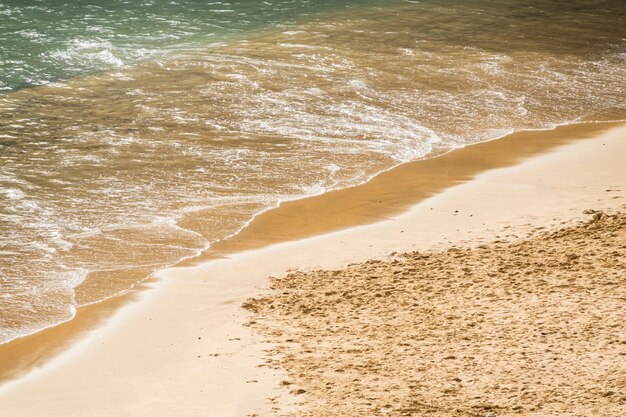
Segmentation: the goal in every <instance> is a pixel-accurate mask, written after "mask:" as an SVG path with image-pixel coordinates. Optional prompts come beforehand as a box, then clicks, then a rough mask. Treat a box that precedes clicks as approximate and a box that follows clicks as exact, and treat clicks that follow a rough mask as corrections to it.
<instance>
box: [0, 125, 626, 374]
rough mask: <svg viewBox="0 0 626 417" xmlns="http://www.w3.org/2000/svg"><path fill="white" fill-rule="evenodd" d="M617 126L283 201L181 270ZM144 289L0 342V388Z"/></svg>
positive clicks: (562, 132)
mask: <svg viewBox="0 0 626 417" xmlns="http://www.w3.org/2000/svg"><path fill="white" fill-rule="evenodd" d="M617 126H619V123H587V124H576V125H570V126H561V127H558V128H556V129H554V130H537V131H522V132H516V133H513V134H511V135H508V136H506V137H504V138H502V139H500V140H496V141H492V142H488V143H481V144H477V145H474V146H469V147H466V148H462V149H458V150H455V151H454V152H450V153H447V154H445V155H441V156H439V157H437V158H432V159H426V160H419V161H415V162H411V163H407V164H403V165H400V166H398V167H396V168H394V169H392V170H390V171H387V172H384V173H382V174H380V175H378V176H376V177H375V178H373V179H372V180H371V181H369V182H367V183H365V184H362V185H360V186H357V187H352V188H347V189H342V190H337V191H332V192H329V193H326V194H323V195H320V196H315V197H311V198H305V199H302V200H296V201H290V202H287V203H284V204H282V205H281V206H280V207H278V208H277V209H274V210H270V211H267V212H265V213H263V214H261V215H260V216H258V217H256V218H255V219H254V221H253V222H252V223H251V224H250V226H249V227H247V228H246V229H244V230H243V231H242V232H241V233H240V234H238V235H236V236H234V237H233V238H231V239H228V240H226V241H223V242H218V243H217V244H216V245H214V246H213V247H212V248H211V250H210V251H207V253H205V254H204V255H203V256H201V257H198V258H194V259H190V260H189V261H187V262H185V263H183V264H181V266H183V265H198V264H200V263H202V262H206V261H208V260H212V259H219V258H223V257H224V256H232V255H233V254H234V253H237V252H242V251H246V250H250V249H254V248H261V247H264V246H267V245H270V244H275V243H279V242H285V241H290V240H298V239H303V238H306V237H310V236H315V235H320V234H323V233H328V232H332V231H337V230H341V229H345V228H348V227H354V226H357V225H364V224H371V223H376V222H380V221H381V220H385V219H392V218H393V217H394V216H396V215H398V214H400V213H402V212H403V211H405V210H407V209H408V208H410V207H411V206H413V205H415V204H417V203H419V202H420V201H423V200H425V199H426V198H429V197H431V196H434V195H436V194H438V193H441V192H442V191H444V190H446V189H447V188H449V187H452V186H454V185H457V184H461V183H464V182H467V181H470V180H472V179H473V178H474V177H475V176H476V175H478V174H480V173H481V172H485V171H487V170H492V169H496V168H503V167H508V166H512V165H515V164H516V163H519V162H520V161H523V160H526V159H528V158H531V157H533V156H537V155H541V154H543V153H546V152H548V151H550V150H554V149H556V148H557V147H559V146H562V145H564V144H568V143H572V142H574V141H576V140H582V139H585V138H589V137H593V136H597V135H600V134H602V133H603V132H606V131H607V129H610V128H613V127H617ZM191 226H192V227H194V225H191ZM196 226H197V225H196ZM144 288H145V286H143V285H139V286H136V287H135V288H134V289H133V291H131V292H130V293H127V294H125V295H124V296H123V297H115V298H113V299H109V300H107V301H105V302H101V303H97V304H92V305H89V306H87V307H81V308H79V309H78V311H77V315H76V317H74V319H72V320H71V321H69V322H66V323H63V324H61V325H59V326H55V327H52V328H49V329H46V330H45V331H42V332H39V333H36V334H34V335H31V336H28V337H24V338H21V339H18V340H15V341H13V342H11V343H7V344H1V345H0V383H2V381H3V380H10V379H15V378H16V377H19V376H20V375H22V374H24V373H25V372H27V371H29V370H30V369H32V368H33V367H37V366H40V365H42V364H45V363H46V362H47V361H48V360H49V359H50V358H51V357H53V356H54V355H56V354H58V353H59V352H62V351H63V350H65V349H67V347H68V346H70V345H71V344H72V343H74V342H75V341H76V340H80V339H81V338H82V337H83V336H84V334H85V332H88V331H90V330H92V329H96V328H98V327H99V326H100V325H101V324H102V323H103V322H104V321H106V319H108V318H109V317H111V315H112V314H114V312H115V311H116V310H117V309H119V308H120V307H123V306H124V305H126V304H127V303H128V302H129V301H132V300H136V299H137V298H138V296H139V293H140V292H141V291H142V290H143V289H144ZM1 319H2V318H1V317H0V320H1Z"/></svg>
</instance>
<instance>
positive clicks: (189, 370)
mask: <svg viewBox="0 0 626 417" xmlns="http://www.w3.org/2000/svg"><path fill="white" fill-rule="evenodd" d="M555 132H556V131H555ZM625 135H626V128H625V127H618V128H613V129H611V130H609V131H606V132H596V133H588V134H586V135H583V137H581V139H582V140H580V141H576V142H575V143H571V144H567V145H564V146H560V147H558V148H557V149H552V150H550V151H549V152H546V153H545V154H542V155H539V156H533V157H532V158H529V159H525V160H523V161H521V162H519V163H517V164H516V165H514V166H509V167H505V168H501V169H495V170H490V171H486V172H483V173H480V174H477V175H476V176H475V177H474V178H471V180H470V181H467V182H465V183H462V184H458V185H457V186H454V187H451V188H449V189H447V190H446V191H445V192H442V193H438V194H436V195H434V196H432V197H429V198H427V199H426V200H424V201H422V202H421V203H419V204H417V205H414V206H412V207H411V208H409V209H408V210H407V211H405V212H404V213H402V214H399V215H397V216H393V218H391V219H389V220H384V221H380V222H377V223H376V224H371V225H367V226H360V227H355V228H350V229H346V230H342V231H338V232H334V233H330V234H326V235H321V236H316V237H313V238H309V239H304V240H299V241H295V242H288V243H282V244H277V245H272V246H269V247H264V248H262V249H258V250H251V251H245V252H242V253H237V254H228V256H227V257H224V258H222V259H218V260H212V261H211V262H205V263H203V264H201V265H197V266H194V267H186V268H171V269H168V270H164V271H161V272H159V274H158V276H157V278H159V279H158V280H154V281H153V282H150V283H148V285H146V287H148V288H147V290H146V291H141V292H136V293H134V294H133V297H132V298H134V299H136V301H134V302H130V303H124V305H123V307H122V308H119V309H117V310H116V311H115V313H114V314H113V315H112V316H110V317H107V318H106V320H103V321H99V322H98V323H97V326H96V327H95V328H92V330H91V331H89V332H86V333H82V334H81V337H80V338H78V340H77V341H76V342H73V343H71V344H69V345H68V344H65V345H64V346H62V347H61V348H60V350H61V351H62V352H61V353H59V354H56V355H55V356H54V357H53V358H50V357H45V360H42V357H38V359H39V363H38V366H37V367H36V369H32V370H30V371H29V372H28V374H27V375H23V376H21V377H19V378H14V379H12V380H11V381H9V382H6V383H4V384H3V385H2V386H0V415H11V416H13V417H31V416H32V417H41V416H44V415H55V416H56V415H59V416H61V415H62V416H64V417H84V416H85V415H103V416H119V415H132V416H135V415H137V416H143V415H150V416H153V417H171V416H174V415H176V416H178V415H184V416H190V417H191V416H202V417H228V416H249V415H253V414H256V415H259V416H266V415H270V414H271V413H270V410H271V408H272V407H273V404H274V403H273V402H269V401H268V399H269V398H274V399H275V400H276V401H277V402H278V404H280V403H281V402H283V400H289V399H290V395H289V394H288V392H289V391H292V390H294V388H292V386H281V385H280V382H281V381H284V380H286V381H289V382H294V381H295V379H293V378H291V377H289V376H288V375H286V374H285V371H284V370H281V369H271V368H268V367H267V366H264V361H265V355H264V353H263V350H264V349H267V348H271V345H267V343H266V342H264V340H263V338H262V337H261V335H260V334H258V333H257V332H255V331H253V329H252V328H250V327H246V326H244V324H245V323H246V322H248V321H249V316H248V314H247V313H246V311H245V310H243V309H242V308H241V307H240V306H241V304H242V303H243V302H245V300H246V299H249V298H258V297H259V296H260V295H261V294H262V293H263V292H264V291H265V288H266V286H267V277H268V276H284V275H285V274H286V273H287V271H289V270H294V269H297V270H301V271H312V270H320V269H324V270H339V269H343V268H345V266H346V265H348V264H349V263H353V262H366V261H367V260H369V259H385V257H387V256H388V255H389V254H390V253H391V252H394V251H395V252H398V253H404V252H412V251H415V250H418V251H420V253H421V252H426V251H432V250H440V249H441V248H443V249H444V250H445V248H449V247H450V246H451V245H457V246H460V245H471V246H475V245H480V244H482V243H484V242H489V241H493V240H496V239H499V236H500V237H502V238H506V239H517V238H518V237H523V236H526V235H528V234H529V233H532V232H534V231H535V229H537V228H538V227H546V228H548V229H549V230H553V229H554V228H558V227H564V226H563V225H561V223H563V222H565V223H567V224H571V223H572V222H576V221H579V220H581V219H583V218H585V217H588V216H587V215H583V214H582V212H583V210H584V209H586V208H589V207H595V208H598V209H603V210H606V211H611V210H619V209H620V207H622V206H623V205H624V204H625V203H626V199H625V196H624V184H626V171H625V170H624V169H623V167H624V155H626V153H625V152H626V151H625V149H626V141H624V138H625V137H626V136H625ZM494 143H497V142H494ZM607 190H609V191H607ZM409 192H410V190H407V193H409ZM372 197H374V196H372ZM359 201H360V200H359ZM359 201H357V202H356V203H357V204H359ZM542 230H543V229H542ZM95 307H97V306H95ZM88 313H89V312H88ZM92 313H93V312H92ZM89 314H91V313H89ZM79 315H80V312H79ZM83 323H84V322H83ZM87 323H91V325H92V326H93V325H95V324H96V323H94V322H89V321H87ZM78 327H81V326H78ZM83 330H84V329H83ZM52 331H54V329H51V332H52ZM45 337H46V338H50V337H52V333H48V334H47V335H45ZM61 339H62V338H61ZM57 340H60V339H57ZM48 341H49V342H50V344H54V343H53V342H52V339H48ZM312 341H313V342H314V341H315V340H314V339H313V340H312ZM41 342H42V343H43V342H44V341H43V340H42V341H41ZM34 345H36V343H33V344H31V346H34ZM23 346H24V345H23ZM4 353H6V351H4V352H3V354H4ZM17 353H18V354H19V352H17ZM18 357H19V356H13V358H18ZM9 358H10V356H3V359H2V363H1V364H0V369H5V368H4V366H7V365H8V366H12V364H13V362H11V360H17V359H9ZM449 360H451V359H449ZM24 363H26V362H22V364H24ZM31 363H32V362H31ZM460 378H461V379H462V377H460ZM280 387H282V389H281V388H280ZM285 388H286V389H285ZM295 389H296V390H297V389H304V388H300V387H295ZM302 398H303V396H302V395H295V399H302ZM281 409H282V410H287V408H281ZM490 412H491V411H490ZM513 414H515V413H513ZM500 415H503V414H500ZM539 415H543V414H541V413H540V414H538V415H537V416H539Z"/></svg>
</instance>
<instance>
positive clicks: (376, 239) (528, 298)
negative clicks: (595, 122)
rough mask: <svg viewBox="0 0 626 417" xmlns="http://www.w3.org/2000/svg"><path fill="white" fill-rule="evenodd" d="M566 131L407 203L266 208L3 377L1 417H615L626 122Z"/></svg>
mask: <svg viewBox="0 0 626 417" xmlns="http://www.w3.org/2000/svg"><path fill="white" fill-rule="evenodd" d="M566 129H570V130H569V131H567V130H566V132H569V133H567V134H565V135H563V134H562V132H560V131H559V129H556V130H555V131H553V132H552V133H553V134H554V135H555V136H557V137H561V140H560V141H559V142H558V143H554V144H553V145H552V146H543V147H541V146H539V147H538V148H537V149H536V150H534V151H530V152H526V153H524V152H518V153H516V154H514V155H515V157H512V158H511V159H510V160H508V162H506V163H503V164H498V163H496V164H492V165H490V164H489V163H487V162H485V161H476V160H475V159H472V158H469V159H468V160H467V161H468V165H467V167H469V168H467V169H466V170H464V171H463V170H462V172H460V173H455V174H453V175H450V176H449V177H448V178H447V180H446V181H444V182H442V183H440V184H437V182H436V181H435V180H431V181H430V182H429V181H424V182H423V183H420V185H413V195H417V197H413V198H406V199H398V197H397V194H393V193H391V195H388V196H385V199H387V200H388V204H382V203H379V204H376V203H375V202H376V201H382V200H381V199H377V193H379V192H377V191H376V188H373V189H371V190H370V193H364V194H362V195H361V197H359V198H355V199H353V200H351V197H354V196H356V195H357V194H349V193H348V192H347V191H346V192H344V194H341V193H340V195H342V196H343V198H345V199H344V203H343V204H348V203H345V202H346V201H352V203H351V204H352V206H353V207H361V209H362V211H358V210H356V209H355V210H356V212H357V213H359V214H358V215H353V216H352V218H353V219H352V220H350V219H348V220H345V219H344V220H341V219H337V216H336V215H333V214H332V210H331V211H330V213H331V214H329V213H328V212H322V213H321V214H319V217H320V218H324V217H325V218H327V221H326V222H323V221H321V220H315V221H317V222H318V224H320V226H319V227H317V228H316V227H309V226H303V228H302V230H299V231H294V230H293V229H297V227H298V226H297V224H298V223H290V222H291V221H296V220H297V219H296V218H294V216H290V215H289V211H288V210H290V207H289V206H286V207H285V208H284V210H286V211H284V212H280V211H279V210H277V211H276V212H273V213H272V212H267V216H266V219H265V220H264V219H262V218H259V222H258V225H254V224H253V225H252V226H251V227H250V229H249V230H250V231H254V230H257V231H256V232H255V233H256V234H255V235H248V236H247V237H246V235H245V234H242V237H241V239H242V240H241V241H239V242H236V241H234V243H232V247H228V245H227V244H225V245H224V247H220V248H216V250H215V253H214V254H213V255H214V257H217V256H220V257H221V259H213V260H209V261H206V262H203V263H200V264H198V265H195V266H191V267H179V268H170V269H167V270H163V271H161V272H160V273H159V274H158V276H157V279H155V280H152V281H150V282H146V283H145V285H144V287H145V289H143V290H142V291H136V292H134V293H132V294H129V295H128V296H127V298H128V300H125V302H123V303H122V302H118V304H119V305H116V306H115V308H110V309H109V310H108V311H107V313H106V314H99V313H97V312H96V313H94V312H92V313H93V314H91V315H90V317H92V318H93V317H98V316H99V317H101V319H96V320H92V321H91V324H89V325H87V324H85V325H84V326H83V327H81V326H79V327H81V329H79V330H80V332H73V331H68V333H71V334H72V335H73V336H70V335H66V337H64V338H62V339H64V340H68V339H70V340H73V341H72V342H71V343H64V344H63V348H62V349H61V350H60V352H59V351H58V350H57V351H56V352H54V354H53V355H51V354H50V352H48V353H40V354H35V355H31V356H30V357H29V359H27V360H25V362H26V364H25V365H24V364H21V365H23V366H21V368H20V369H21V370H20V371H19V372H20V373H21V372H23V371H24V370H25V369H29V368H32V365H33V364H34V365H36V366H35V368H33V369H31V370H30V371H29V372H28V373H26V374H25V375H24V374H22V375H21V376H19V377H16V375H17V371H16V372H15V373H11V372H5V375H8V377H7V376H5V378H10V380H9V381H8V382H6V383H4V384H3V385H2V386H0V415H5V414H6V415H11V416H60V415H62V416H85V415H90V416H119V415H130V416H140V415H151V416H172V415H177V416H200V415H202V416H246V415H260V416H261V415H262V416H265V415H272V414H273V413H276V412H281V413H287V412H290V411H293V410H297V412H298V414H300V415H338V414H348V415H350V414H354V413H356V414H358V415H435V416H436V415H442V416H443V415H468V416H469V415H472V416H473V415H476V416H478V415H481V416H485V415H497V416H505V415H533V416H541V415H572V416H573V415H581V416H583V415H585V416H587V415H603V416H619V415H623V414H624V411H625V408H624V397H623V391H624V378H625V369H624V366H623V362H624V361H623V355H624V349H623V341H622V340H621V339H620V337H622V336H623V334H624V327H623V324H622V323H621V321H620V320H619V318H620V317H623V308H624V303H623V301H624V293H623V292H624V268H623V266H624V265H623V250H624V244H625V242H624V239H625V238H624V218H623V214H620V213H621V211H623V210H624V205H625V204H626V198H625V194H624V192H626V190H625V189H624V187H626V170H625V169H624V163H625V162H626V161H625V159H624V158H625V157H624V155H626V140H625V139H626V128H624V127H623V126H622V127H615V126H610V128H604V129H595V130H594V129H591V130H585V129H589V127H588V126H587V127H586V128H585V127H581V130H580V131H577V129H576V128H575V127H568V128H566ZM548 136H549V134H548ZM574 139H576V140H574ZM496 143H497V142H494V143H492V144H483V145H479V146H484V149H495V148H494V146H495V147H497V146H499V145H495V144H496ZM501 143H505V140H503V141H501ZM489 146H492V147H491V148H489ZM468 149H471V147H470V148H468ZM455 152H457V151H455ZM455 152H452V153H451V154H450V155H454V154H455ZM458 152H461V151H458ZM470 152H471V151H470ZM452 157H454V156H452ZM442 158H443V157H442ZM487 159H488V160H491V161H494V160H498V157H497V156H495V157H494V158H492V159H489V158H487ZM444 161H445V160H444ZM471 161H474V162H473V163H472V162H471ZM433 164H434V163H433ZM444 166H445V165H440V166H439V168H442V167H444ZM433 168H437V166H431V167H429V172H442V173H444V172H448V171H445V170H443V171H432V169H433ZM392 172H393V171H390V172H389V175H393V174H392ZM396 175H397V172H396ZM390 178H393V177H390ZM404 178H406V177H404ZM372 184H374V185H376V184H377V183H376V182H375V181H373V182H372ZM406 184H409V185H410V184H411V182H410V181H408V182H407V183H406ZM414 184H415V183H414ZM422 184H430V186H425V189H421V186H422ZM379 187H380V185H379ZM382 187H383V188H384V186H382ZM407 189H408V190H410V189H411V188H410V187H406V188H405V189H404V191H403V192H401V193H399V194H400V195H403V196H406V195H407V194H409V192H408V191H407ZM378 190H379V191H380V188H378ZM346 193H347V194H346ZM379 194H380V193H379ZM380 195H382V194H380ZM331 197H332V196H328V195H326V196H322V197H321V198H322V200H315V202H314V201H309V203H310V204H311V205H312V207H315V204H322V205H324V206H330V205H331V204H332V201H333V200H323V199H324V198H326V199H329V198H331ZM335 201H341V199H340V198H337V200H335ZM293 204H294V205H298V204H300V205H302V204H306V202H305V201H304V200H303V201H302V202H294V203H293ZM377 206H384V207H385V208H382V207H381V208H378V207H377ZM589 209H592V210H602V211H604V212H606V213H607V214H606V215H601V214H599V213H596V212H593V213H590V212H588V213H590V214H585V213H583V212H584V211H585V210H589ZM294 210H295V209H294ZM620 210H621V211H620ZM297 211H299V210H297ZM312 211H316V210H312ZM305 212H306V211H305ZM281 213H282V214H281ZM272 216H274V217H272ZM359 216H360V220H358V219H359ZM594 216H595V218H594ZM284 219H289V220H284ZM355 219H357V220H355ZM381 219H385V220H381ZM375 220H376V222H375V223H373V222H374V221H375ZM377 220H380V221H377ZM315 221H314V222H315ZM581 222H582V223H581ZM590 222H591V223H590ZM283 223H285V224H288V225H289V227H286V228H284V229H281V228H280V227H279V225H281V224H283ZM366 223H373V224H366ZM272 224H273V225H274V226H275V227H272ZM364 224H366V225H364ZM356 225H360V226H358V227H356ZM347 226H354V227H350V228H348V229H342V228H345V227H347ZM255 227H257V228H258V229H254V228H255ZM268 229H272V230H277V231H280V230H288V232H280V233H278V232H277V233H276V234H275V235H268V234H267V233H266V232H264V231H266V230H268ZM559 229H563V230H562V231H557V230H559ZM322 232H327V233H325V234H319V233H322ZM250 233H251V232H250ZM294 239H298V240H294ZM285 240H293V241H290V242H285V243H278V242H281V241H285ZM268 244H270V246H266V245H268ZM481 245H484V246H483V247H481ZM242 249H244V251H242V252H241V251H240V250H242ZM392 253H395V255H391V254H392ZM615 253H617V255H615ZM399 254H406V255H399ZM372 260H376V261H372ZM351 264H352V265H351ZM322 270H324V271H326V270H328V271H330V270H332V271H333V272H323V271H322ZM295 271H300V272H295ZM396 271H398V273H397V274H395V273H394V272H396ZM289 272H291V274H290V275H286V274H287V273H289ZM270 276H274V277H284V276H287V278H284V279H274V280H270V279H268V278H269V277H270ZM270 285H272V286H273V288H274V290H272V289H271V288H270ZM344 293H346V294H347V295H345V300H344V301H342V302H338V301H337V300H338V299H341V297H344V296H343V295H342V294H344ZM350 294H358V296H350ZM620 294H621V295H620ZM250 300H256V301H250ZM244 303H245V305H247V307H248V308H250V309H252V310H253V311H252V313H251V312H249V311H246V310H245V309H243V308H242V304H244ZM357 304H358V305H357ZM271 306H274V308H271ZM359 306H360V307H359ZM103 308H109V307H103ZM357 312H358V315H357ZM100 313H102V312H100ZM79 316H80V314H79ZM321 317H323V319H322V318H321ZM87 321H89V320H87ZM74 324H75V323H74ZM83 324H84V323H83ZM68 325H69V324H68ZM359 325H362V326H364V327H363V328H361V329H360V328H359ZM85 329H87V330H85ZM58 331H63V330H58V329H57V332H58ZM53 333H54V329H51V333H49V334H48V337H50V338H53V337H54V335H52V334H53ZM56 334H57V336H58V333H56ZM77 335H79V337H78V336H77ZM39 337H43V339H39V341H40V342H42V341H44V339H45V337H46V336H45V335H44V336H39ZM354 338H360V341H361V342H360V343H361V345H359V343H357V341H356V340H355V339H354ZM466 338H467V339H466ZM51 340H52V342H51V341H50V339H49V340H48V344H52V345H56V343H57V342H56V341H54V340H55V339H51ZM57 340H59V339H57ZM22 343H24V345H22V346H26V347H28V343H29V341H28V340H24V341H22ZM34 344H37V343H34ZM43 344H44V345H45V343H43ZM364 347H367V349H371V350H367V349H366V348H364ZM17 350H19V345H13V346H12V347H8V348H6V349H5V350H4V351H0V363H2V364H3V368H7V367H11V366H12V365H11V364H12V362H15V361H16V359H15V358H20V356H19V355H18V354H16V351H17ZM44 350H45V349H44ZM11 355H14V356H11ZM15 355H17V356H15ZM22 358H23V356H22ZM620 359H621V361H620ZM20 360H22V359H20ZM5 364H8V365H5ZM29 364H30V365H29ZM18 368H19V367H18ZM320 374H323V377H319V375H320ZM376 378H378V379H376ZM355 380H357V381H355ZM328 383H330V385H327V384H328ZM329 387H330V388H329ZM477 392H478V394H477Z"/></svg>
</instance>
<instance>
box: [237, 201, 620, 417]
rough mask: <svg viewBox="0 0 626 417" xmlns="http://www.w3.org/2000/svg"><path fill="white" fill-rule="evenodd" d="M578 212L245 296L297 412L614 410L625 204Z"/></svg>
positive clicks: (286, 281) (292, 277)
mask: <svg viewBox="0 0 626 417" xmlns="http://www.w3.org/2000/svg"><path fill="white" fill-rule="evenodd" d="M588 214H589V216H590V220H589V221H587V222H586V223H583V224H580V225H577V226H574V227H569V228H564V229H561V230H558V231H556V232H544V233H542V234H538V235H537V236H535V237H532V238H529V239H526V240H522V241H517V242H512V243H511V242H501V241H496V242H493V243H490V244H487V245H481V246H479V247H475V248H450V249H448V250H446V251H438V252H435V251H429V252H423V253H419V252H411V253H406V254H402V255H396V254H393V256H391V257H390V258H389V259H387V260H384V261H376V260H372V261H367V262H365V263H359V264H353V265H350V266H348V267H347V268H345V269H340V270H316V271H312V272H307V273H304V272H293V273H290V274H288V275H287V276H285V277H283V278H273V279H272V289H273V290H275V291H274V293H273V294H272V295H269V296H266V297H262V298H255V299H251V300H248V301H247V302H246V304H245V307H246V308H248V309H249V310H251V311H252V312H254V313H255V314H254V318H253V320H252V322H251V325H252V327H254V328H256V329H258V330H259V331H261V333H263V334H264V335H265V336H266V337H267V338H268V339H269V340H270V341H271V342H273V343H275V344H276V347H275V348H274V349H273V350H271V352H270V359H269V361H270V362H271V363H272V364H273V365H275V366H277V367H281V368H284V369H286V370H287V372H288V375H289V379H287V380H285V381H283V382H282V384H283V385H285V386H288V388H289V389H291V391H292V392H293V393H296V394H300V395H301V396H302V398H303V403H304V406H305V407H304V411H302V412H298V413H297V414H298V415H300V416H370V415H371V416H383V415H385V416H509V415H511V416H513V415H520V416H557V415H558V416H606V417H608V416H615V417H618V416H624V415H626V324H625V322H624V318H625V317H626V314H625V313H626V308H625V307H626V303H625V301H626V213H623V212H622V213H618V214H613V215H607V214H603V213H602V212H593V211H589V212H588ZM539 233H541V232H539Z"/></svg>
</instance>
